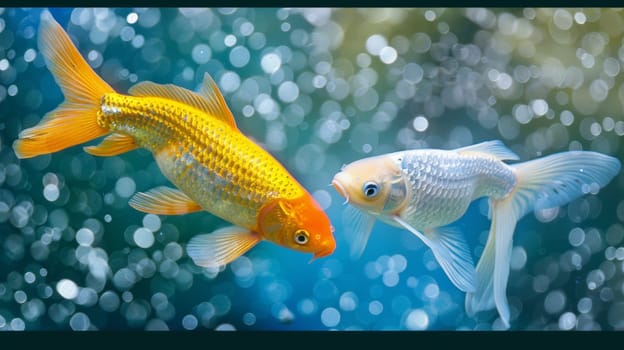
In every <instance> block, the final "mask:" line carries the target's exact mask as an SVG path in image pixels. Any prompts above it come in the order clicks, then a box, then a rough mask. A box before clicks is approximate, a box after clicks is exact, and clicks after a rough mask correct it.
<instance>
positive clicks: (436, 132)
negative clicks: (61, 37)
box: [0, 8, 624, 330]
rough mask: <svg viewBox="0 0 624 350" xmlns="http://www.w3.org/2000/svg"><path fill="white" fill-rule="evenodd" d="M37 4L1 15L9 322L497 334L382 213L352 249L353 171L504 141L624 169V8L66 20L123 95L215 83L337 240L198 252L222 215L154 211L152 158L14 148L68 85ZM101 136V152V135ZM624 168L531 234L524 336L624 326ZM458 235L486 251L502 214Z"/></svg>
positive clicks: (517, 249) (522, 252)
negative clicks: (335, 184)
mask: <svg viewBox="0 0 624 350" xmlns="http://www.w3.org/2000/svg"><path fill="white" fill-rule="evenodd" d="M41 11H42V9H38V8H31V9H21V8H4V9H0V142H1V143H0V330H121V329H137V330H142V329H145V330H168V329H170V330H201V329H216V330H328V329H338V330H475V329H476V330H489V329H494V330H498V329H503V325H502V322H501V321H500V320H499V319H498V316H497V314H496V312H495V311H494V310H492V311H490V312H483V313H480V314H478V315H476V316H475V317H468V316H467V315H466V314H465V310H464V297H465V295H464V293H462V292H460V291H459V290H457V289H456V288H455V287H454V286H453V285H452V284H451V282H450V281H449V280H448V278H447V277H446V276H445V275H444V273H443V271H442V270H441V269H440V267H439V266H438V264H437V263H436V261H435V259H434V257H433V255H432V253H431V251H430V250H429V249H428V248H426V247H425V245H424V244H423V243H422V242H421V241H420V240H419V239H418V238H417V237H414V236H413V235H412V234H410V233H408V232H407V231H404V230H401V229H398V228H393V227H390V226H388V225H385V224H382V223H377V224H376V225H375V227H374V229H373V233H372V235H371V238H370V241H369V244H368V246H367V248H366V250H365V251H364V254H363V255H362V257H361V258H360V259H359V260H356V261H353V260H351V259H350V258H349V254H348V252H349V249H348V242H347V241H345V237H344V235H343V233H342V232H343V227H344V226H343V222H342V213H343V210H344V209H345V207H344V206H343V204H342V203H343V200H342V199H341V197H340V196H339V195H338V194H337V193H336V192H335V191H334V189H333V188H331V187H329V184H330V182H331V179H332V177H333V175H334V174H335V173H336V172H338V171H339V170H340V168H341V166H342V165H343V164H346V163H349V162H352V161H354V160H356V159H360V158H363V157H368V156H372V155H377V154H382V153H387V152H393V151H398V150H404V149H413V148H444V149H450V148H456V147H460V146H466V145H470V144H474V143H477V142H481V141H486V140H494V139H499V140H502V141H503V142H504V143H505V144H506V145H507V146H509V147H510V148H511V149H512V150H513V151H514V152H516V153H517V154H518V155H519V156H520V158H521V160H523V161H524V160H529V159H534V158H537V157H540V156H542V155H547V154H551V153H555V152H561V151H567V150H580V149H583V150H593V151H597V152H601V153H606V154H609V155H613V156H615V157H617V158H619V159H620V160H622V159H624V157H623V156H624V152H623V151H624V145H623V144H622V136H623V135H624V117H623V112H624V79H623V78H622V77H623V75H624V73H623V72H622V70H623V66H624V11H622V10H621V9H607V8H601V9H589V8H581V9H574V8H565V9H554V8H518V9H513V8H505V9H487V8H452V9H442V8H436V9H421V8H418V9H409V8H400V9H389V8H371V9H355V8H348V9H347V8H344V9H343V8H340V9H326V8H312V9H300V8H293V9H286V8H281V9H277V8H240V9H235V8H213V9H207V8H202V9H195V8H181V9H175V8H166V9H164V8H123V9H105V8H76V9H71V8H62V9H50V11H51V13H52V15H53V16H54V17H55V18H56V19H57V20H58V21H59V23H60V24H61V25H62V26H63V27H64V28H65V29H66V30H67V31H68V33H69V34H70V36H71V37H72V39H73V40H74V42H75V43H76V44H77V46H78V48H79V50H80V52H81V53H82V54H83V55H84V56H85V57H86V58H87V60H88V62H89V64H90V65H91V66H92V67H93V68H94V69H95V71H96V72H97V73H98V74H100V75H101V76H102V77H103V78H104V80H106V81H107V82H108V83H109V84H110V85H111V86H112V87H113V88H115V89H116V90H117V91H119V92H122V93H125V92H126V91H127V90H128V89H129V88H130V87H131V86H132V85H134V84H135V83H136V82H140V81H145V80H151V81H154V82H157V83H163V84H167V83H172V84H176V85H179V86H182V87H185V88H189V89H192V90H195V89H196V88H197V87H198V86H199V84H200V83H201V80H202V77H203V74H204V73H205V72H208V73H209V74H211V75H212V76H213V77H214V79H215V81H216V82H217V84H218V85H219V86H220V88H221V90H222V92H223V94H224V97H225V99H226V102H227V104H228V105H229V107H230V109H231V110H232V112H233V114H234V116H235V118H236V120H237V124H238V126H239V128H240V129H241V130H242V132H243V133H244V134H246V135H248V136H249V137H251V138H252V139H254V140H256V141H257V142H258V143H260V144H261V145H262V146H263V147H265V148H266V149H267V150H268V151H270V152H271V154H273V155H274V156H275V157H276V158H277V159H278V160H280V161H281V162H282V163H283V164H284V165H285V167H286V168H287V169H289V170H290V171H291V173H292V174H293V175H294V176H295V177H296V178H297V179H298V180H299V181H300V182H301V183H302V184H303V185H304V186H305V187H306V188H307V189H308V190H309V191H310V193H312V194H313V195H314V197H315V198H316V199H317V201H318V202H319V203H320V204H321V205H322V207H323V208H324V209H325V210H326V211H327V213H328V215H329V217H330V219H331V220H332V222H333V225H334V226H335V228H336V231H335V237H336V241H337V249H336V251H335V253H334V254H333V255H331V256H329V257H326V258H322V259H318V260H315V261H313V262H311V263H309V260H310V255H306V254H301V253H298V252H295V251H290V250H287V249H285V248H282V247H279V246H277V245H274V244H270V243H261V244H259V245H257V246H256V247H255V248H253V249H252V250H250V251H249V252H248V253H247V254H245V255H244V256H243V257H241V258H239V259H237V260H235V261H234V262H232V263H231V264H229V265H228V266H226V267H222V268H220V269H204V268H200V267H198V266H196V265H194V264H193V262H192V261H191V260H190V259H189V258H188V256H187V255H186V253H185V244H186V242H188V241H189V239H190V238H191V237H192V236H193V235H195V234H198V233H208V232H211V231H213V230H215V229H216V228H219V227H222V226H225V225H227V223H226V222H224V221H222V220H220V219H218V218H216V217H214V216H212V215H210V214H209V213H206V212H200V213H195V214H189V215H183V216H157V215H153V214H147V215H146V214H144V213H141V212H138V211H136V210H134V209H132V208H131V207H129V206H128V204H127V202H128V199H129V198H130V197H131V196H132V195H133V194H134V193H135V192H136V191H145V190H148V189H150V188H152V187H155V186H158V185H163V184H167V181H166V179H165V178H164V177H163V176H162V174H161V173H160V171H159V169H158V167H157V165H156V163H155V162H154V159H153V157H152V156H151V154H150V153H149V152H147V151H145V150H137V151H133V152H130V153H126V154H123V155H120V156H116V157H109V158H99V157H94V156H91V155H89V154H86V153H85V152H83V151H82V147H72V148H70V149H66V150H64V151H61V152H58V153H55V154H53V155H46V156H40V157H36V158H33V159H26V160H18V159H17V158H16V156H15V154H14V152H13V149H12V143H13V142H14V140H15V139H16V138H17V135H18V133H19V132H20V131H21V130H23V129H25V128H28V127H31V126H33V125H35V124H36V123H37V122H38V121H39V120H40V118H41V117H42V116H43V115H44V114H45V113H46V112H48V111H50V110H52V109H53V108H55V107H56V106H57V105H58V104H59V103H60V102H61V101H62V95H61V91H60V89H59V87H58V86H57V84H56V83H55V82H54V79H53V78H52V76H51V74H50V72H49V71H48V70H47V68H46V67H45V63H44V61H43V58H42V57H41V55H40V54H38V48H37V44H36V42H37V28H38V24H39V16H40V14H41ZM93 143H95V142H93ZM623 189H624V176H623V175H622V174H621V173H620V174H619V175H618V176H616V177H615V178H614V179H613V181H612V182H611V183H610V184H609V185H607V186H606V187H605V188H603V189H602V190H601V191H600V192H598V193H590V194H588V195H585V196H583V197H581V198H579V199H577V200H575V201H573V202H571V203H570V204H569V205H566V206H563V207H561V208H555V209H550V210H542V211H537V212H535V213H531V214H529V215H527V216H525V217H524V218H523V219H521V220H520V221H519V222H518V225H517V227H516V230H515V235H514V248H513V252H512V258H511V273H510V278H509V284H508V287H507V295H508V298H509V303H510V308H511V329H513V330H623V329H624V226H623V224H624V196H623V194H624V191H623ZM487 212H488V208H487V201H486V200H477V201H475V202H474V203H473V204H472V205H471V207H470V208H469V210H468V212H467V213H466V214H465V215H464V216H463V217H462V218H461V219H460V220H459V221H458V222H456V224H455V225H454V226H457V227H459V228H460V229H461V230H462V231H463V232H464V233H465V236H466V238H467V240H468V242H469V244H470V248H471V250H472V254H473V258H474V260H475V261H477V260H478V258H479V256H480V254H481V251H482V250H483V246H484V244H485V241H486V239H487V234H488V230H489V225H490V221H489V220H488V218H487Z"/></svg>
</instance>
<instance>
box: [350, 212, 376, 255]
mask: <svg viewBox="0 0 624 350" xmlns="http://www.w3.org/2000/svg"><path fill="white" fill-rule="evenodd" d="M343 222H344V224H345V236H346V239H347V241H348V242H349V253H350V257H351V259H352V260H357V259H359V258H360V256H362V253H363V252H364V249H365V248H366V244H367V243H368V239H369V238H370V234H371V232H372V231H373V225H374V224H375V217H374V216H373V215H370V214H367V213H365V212H364V211H362V210H360V209H357V208H356V207H354V206H351V205H348V206H347V208H346V209H345V210H344V211H343Z"/></svg>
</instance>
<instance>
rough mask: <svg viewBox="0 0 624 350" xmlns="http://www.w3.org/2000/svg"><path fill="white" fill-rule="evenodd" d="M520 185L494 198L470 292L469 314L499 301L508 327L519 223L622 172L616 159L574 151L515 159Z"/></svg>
mask: <svg viewBox="0 0 624 350" xmlns="http://www.w3.org/2000/svg"><path fill="white" fill-rule="evenodd" d="M511 167H512V169H513V171H514V173H515V175H516V179H517V183H516V186H515V187H514V189H513V190H512V191H511V193H510V194H508V195H507V196H506V197H505V198H502V199H499V200H496V199H491V200H490V208H491V212H492V226H491V228H490V234H489V237H488V241H487V243H486V245H485V249H484V251H483V254H482V255H481V258H480V260H479V263H478V264H477V290H476V292H474V293H468V294H467V295H466V310H467V312H468V313H469V314H474V313H475V312H478V311H483V310H488V309H491V308H493V307H494V306H496V309H497V310H498V312H499V315H500V317H501V320H502V321H503V323H504V324H505V325H506V326H509V317H510V315H509V305H508V303H507V297H506V295H505V290H506V288H507V280H508V278H509V261H510V257H511V248H512V242H513V232H514V229H515V226H516V222H517V221H518V220H519V219H520V218H522V217H523V216H524V215H525V214H527V213H528V212H529V211H531V210H534V209H547V208H553V207H557V206H560V205H564V204H566V203H568V202H570V201H572V200H574V199H576V198H578V197H580V196H582V195H584V194H587V193H590V192H591V193H596V192H598V190H599V189H600V188H601V187H603V186H605V185H606V184H607V183H609V181H611V179H612V178H613V177H614V176H615V175H617V173H618V172H619V171H620V167H621V165H620V161H619V160H617V159H616V158H613V157H610V156H607V155H604V154H600V153H596V152H583V151H573V152H564V153H558V154H553V155H551V156H548V157H543V158H539V159H535V160H532V161H528V162H524V163H519V164H514V165H512V166H511Z"/></svg>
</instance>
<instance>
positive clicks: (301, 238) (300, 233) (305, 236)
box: [295, 230, 310, 245]
mask: <svg viewBox="0 0 624 350" xmlns="http://www.w3.org/2000/svg"><path fill="white" fill-rule="evenodd" d="M309 236H310V234H309V233H308V231H306V230H297V231H295V243H297V244H301V245H303V244H306V243H308V240H309Z"/></svg>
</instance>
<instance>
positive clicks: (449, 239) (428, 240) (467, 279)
mask: <svg viewBox="0 0 624 350" xmlns="http://www.w3.org/2000/svg"><path fill="white" fill-rule="evenodd" d="M394 220H395V221H396V222H397V223H398V224H399V225H401V226H402V227H404V228H406V229H407V230H409V231H410V232H411V233H413V234H414V235H416V236H417V237H418V238H420V239H421V240H422V241H423V242H424V243H425V244H426V245H427V246H428V247H429V248H431V251H432V252H433V255H434V256H435V258H436V261H437V262H438V264H440V267H442V270H444V272H445V273H446V275H447V276H448V277H449V279H450V280H451V282H453V284H454V285H455V286H456V287H457V288H459V289H460V290H461V291H463V292H470V291H474V290H475V269H474V262H473V260H472V256H471V255H470V250H469V249H468V243H466V241H465V239H464V237H463V234H462V233H461V232H460V231H459V230H457V229H454V228H451V227H443V228H437V229H435V230H431V231H427V233H426V234H423V233H421V232H419V231H418V230H416V229H415V228H413V227H412V226H411V225H410V224H408V223H407V222H405V221H404V220H403V219H401V218H400V217H398V216H395V217H394Z"/></svg>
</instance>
